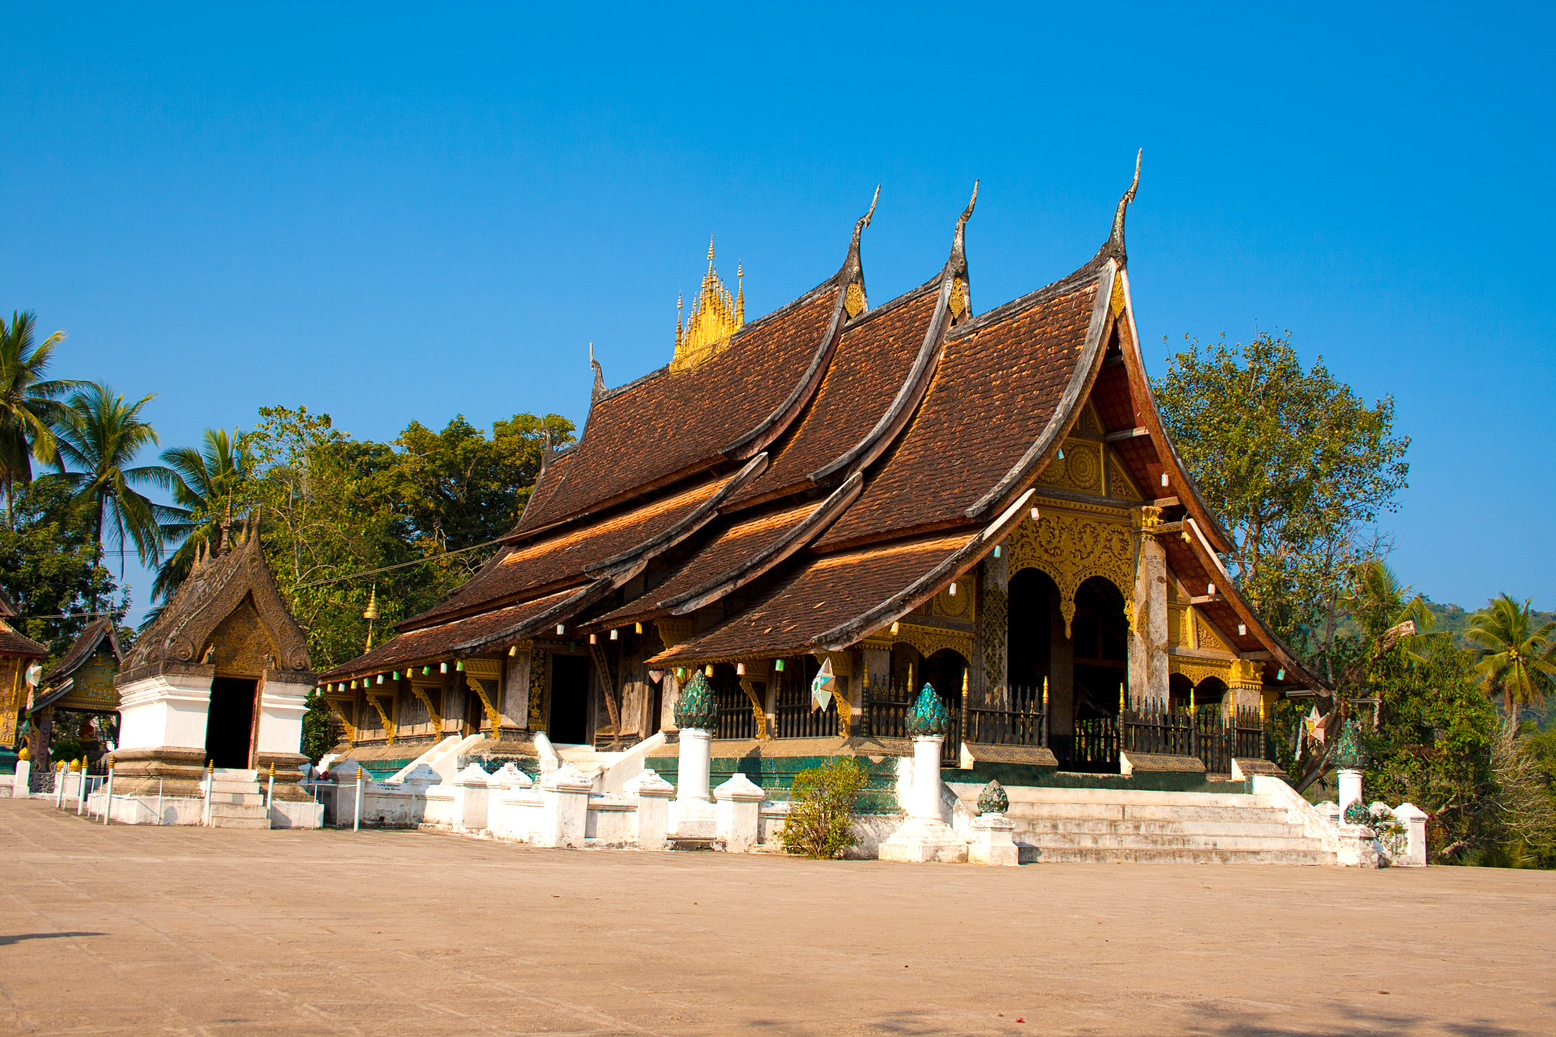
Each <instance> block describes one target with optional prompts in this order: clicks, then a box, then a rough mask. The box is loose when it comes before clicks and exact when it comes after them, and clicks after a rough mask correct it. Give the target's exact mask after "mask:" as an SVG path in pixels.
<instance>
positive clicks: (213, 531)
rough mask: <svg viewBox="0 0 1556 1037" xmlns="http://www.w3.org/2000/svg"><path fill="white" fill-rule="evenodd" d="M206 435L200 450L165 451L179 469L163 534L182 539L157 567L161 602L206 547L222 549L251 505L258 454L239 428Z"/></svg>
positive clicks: (175, 472)
mask: <svg viewBox="0 0 1556 1037" xmlns="http://www.w3.org/2000/svg"><path fill="white" fill-rule="evenodd" d="M201 438H202V444H201V447H200V449H198V450H196V449H195V448H194V447H187V446H184V447H172V448H170V449H167V450H164V451H162V460H163V461H164V462H166V464H167V466H168V467H169V468H171V469H172V470H173V482H172V490H173V503H174V505H175V507H174V508H170V509H169V512H170V515H171V517H170V518H168V519H167V520H165V521H164V522H163V523H162V537H163V540H164V541H165V542H172V541H175V540H182V543H180V544H179V547H178V550H177V551H174V552H173V553H172V554H171V555H169V556H168V558H167V560H166V561H164V562H163V563H162V567H161V568H160V569H158V570H157V579H156V582H155V583H153V584H152V586H151V594H152V597H153V598H155V599H157V600H159V601H165V600H167V598H168V597H169V596H170V595H171V594H172V593H173V591H175V590H177V589H178V585H179V584H180V583H183V582H184V577H186V576H188V575H189V570H190V568H191V567H192V566H193V565H194V560H195V555H196V552H197V551H198V550H199V549H200V547H201V546H202V545H203V546H204V547H205V548H206V550H208V551H209V550H213V549H218V548H220V546H221V539H222V529H223V527H225V526H227V525H229V524H230V523H231V521H232V516H233V515H234V514H235V513H237V514H241V513H242V511H243V510H244V506H245V504H246V491H247V488H248V480H249V477H250V475H251V474H252V472H253V469H254V455H253V453H252V452H251V451H250V450H249V445H248V443H247V442H246V441H245V439H244V437H243V436H241V435H239V434H238V431H237V430H236V429H234V430H233V431H232V434H231V435H228V434H227V430H226V429H220V428H208V429H206V430H205V433H204V435H203V436H202V437H201Z"/></svg>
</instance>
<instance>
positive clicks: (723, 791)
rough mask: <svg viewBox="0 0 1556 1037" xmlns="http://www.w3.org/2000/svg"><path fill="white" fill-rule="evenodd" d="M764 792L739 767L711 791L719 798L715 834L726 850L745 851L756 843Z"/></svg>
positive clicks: (730, 851)
mask: <svg viewBox="0 0 1556 1037" xmlns="http://www.w3.org/2000/svg"><path fill="white" fill-rule="evenodd" d="M763 795H764V793H763V792H762V789H761V786H759V785H756V784H755V783H753V782H752V781H751V779H750V778H748V777H746V776H745V775H744V774H741V773H740V772H739V771H736V772H735V776H734V777H732V778H730V779H729V780H728V781H726V782H725V783H724V784H722V785H720V786H719V787H718V788H717V789H715V790H714V791H713V798H714V799H716V800H718V807H717V810H718V837H719V839H721V840H723V842H724V849H725V850H726V851H728V852H729V853H744V852H745V851H747V850H749V849H750V848H751V847H753V846H755V845H756V837H757V821H758V816H759V815H760V814H761V812H762V799H763Z"/></svg>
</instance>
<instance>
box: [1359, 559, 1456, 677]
mask: <svg viewBox="0 0 1556 1037" xmlns="http://www.w3.org/2000/svg"><path fill="white" fill-rule="evenodd" d="M1414 589H1415V588H1413V587H1411V586H1409V585H1408V584H1402V583H1400V582H1399V577H1398V576H1396V575H1395V574H1394V570H1393V569H1391V568H1389V565H1388V563H1387V562H1385V561H1384V560H1383V559H1381V558H1369V559H1367V560H1366V561H1364V562H1358V563H1357V564H1356V565H1354V566H1352V567H1351V592H1350V593H1349V594H1348V595H1346V596H1345V597H1344V598H1342V599H1341V600H1342V601H1344V602H1345V603H1346V611H1347V612H1348V613H1350V615H1351V618H1352V619H1354V620H1356V622H1357V624H1358V625H1359V626H1360V627H1361V628H1362V631H1363V633H1365V634H1366V635H1367V636H1368V637H1369V638H1373V639H1375V640H1377V641H1379V642H1380V643H1382V642H1385V641H1386V642H1387V643H1389V644H1393V643H1395V642H1398V641H1403V643H1404V644H1405V646H1406V648H1405V654H1406V656H1407V658H1409V659H1410V660H1411V661H1412V662H1420V661H1422V656H1421V655H1419V654H1418V653H1417V652H1415V651H1414V650H1413V646H1415V645H1419V644H1421V643H1424V642H1425V640H1426V638H1427V637H1428V636H1429V635H1432V626H1433V625H1434V624H1435V623H1436V621H1437V617H1436V616H1434V615H1432V610H1431V609H1429V608H1427V605H1426V598H1425V597H1423V596H1422V595H1420V594H1412V593H1411V591H1413V590H1414ZM1407 621H1408V622H1411V623H1413V624H1415V629H1414V633H1406V632H1405V630H1401V629H1400V627H1401V626H1402V625H1403V624H1404V623H1406V622H1407ZM1408 629H1409V628H1406V630H1408Z"/></svg>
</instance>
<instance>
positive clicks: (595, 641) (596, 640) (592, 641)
mask: <svg viewBox="0 0 1556 1037" xmlns="http://www.w3.org/2000/svg"><path fill="white" fill-rule="evenodd" d="M589 643H590V644H592V645H597V644H599V643H600V639H599V637H597V636H596V635H594V634H590V635H589Z"/></svg>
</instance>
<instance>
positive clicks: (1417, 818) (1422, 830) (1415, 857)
mask: <svg viewBox="0 0 1556 1037" xmlns="http://www.w3.org/2000/svg"><path fill="white" fill-rule="evenodd" d="M16 773H17V774H20V773H21V768H19V767H18V768H17V771H16ZM1394 817H1395V818H1396V819H1397V820H1398V821H1399V823H1400V824H1402V825H1404V826H1405V854H1404V856H1403V857H1395V858H1394V867H1396V868H1424V867H1426V812H1425V811H1424V810H1422V809H1421V808H1420V807H1418V806H1416V805H1415V804H1414V803H1401V804H1400V805H1399V806H1397V807H1395V808H1394Z"/></svg>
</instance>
